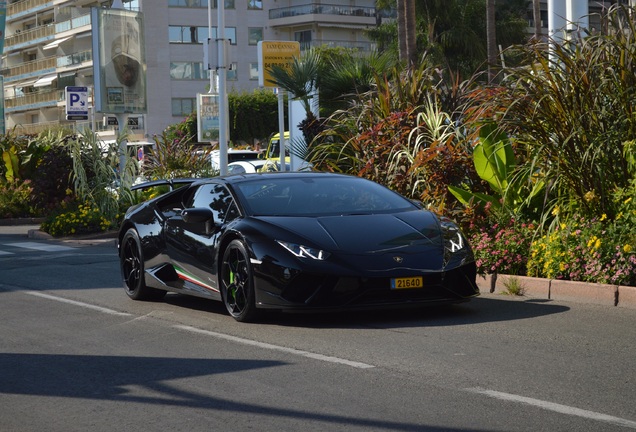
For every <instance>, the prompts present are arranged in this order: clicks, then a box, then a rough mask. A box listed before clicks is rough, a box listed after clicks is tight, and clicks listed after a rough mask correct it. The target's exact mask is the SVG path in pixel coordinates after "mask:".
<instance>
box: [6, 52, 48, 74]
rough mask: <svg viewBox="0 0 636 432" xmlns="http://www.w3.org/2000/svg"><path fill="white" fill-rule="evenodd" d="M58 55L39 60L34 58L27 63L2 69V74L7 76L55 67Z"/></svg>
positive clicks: (32, 72)
mask: <svg viewBox="0 0 636 432" xmlns="http://www.w3.org/2000/svg"><path fill="white" fill-rule="evenodd" d="M56 60H57V57H47V58H43V59H39V60H33V61H30V62H27V63H22V64H20V65H18V66H15V67H10V68H6V69H4V70H3V71H2V75H3V76H4V77H5V78H8V77H13V76H18V75H27V74H34V73H36V72H39V71H41V70H44V69H54V68H55V67H56V63H57V61H56Z"/></svg>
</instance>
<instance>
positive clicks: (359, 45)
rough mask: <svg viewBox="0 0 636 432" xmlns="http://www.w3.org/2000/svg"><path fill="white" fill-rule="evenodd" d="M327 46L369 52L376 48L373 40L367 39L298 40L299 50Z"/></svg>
mask: <svg viewBox="0 0 636 432" xmlns="http://www.w3.org/2000/svg"><path fill="white" fill-rule="evenodd" d="M322 46H327V47H330V48H334V47H342V48H348V49H354V50H357V51H359V52H363V53H369V52H371V51H374V50H375V49H376V48H377V44H376V43H375V42H367V41H357V42H351V41H342V40H325V39H323V40H312V41H310V42H300V50H301V51H305V50H308V49H311V48H315V47H322Z"/></svg>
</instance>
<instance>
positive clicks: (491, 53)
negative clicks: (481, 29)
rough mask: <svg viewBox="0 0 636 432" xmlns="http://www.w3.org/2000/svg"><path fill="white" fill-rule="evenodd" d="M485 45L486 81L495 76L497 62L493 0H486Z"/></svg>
mask: <svg viewBox="0 0 636 432" xmlns="http://www.w3.org/2000/svg"><path fill="white" fill-rule="evenodd" d="M486 47H487V51H488V82H492V81H493V80H494V78H495V71H494V68H495V64H496V63H497V32H496V24H495V0H486Z"/></svg>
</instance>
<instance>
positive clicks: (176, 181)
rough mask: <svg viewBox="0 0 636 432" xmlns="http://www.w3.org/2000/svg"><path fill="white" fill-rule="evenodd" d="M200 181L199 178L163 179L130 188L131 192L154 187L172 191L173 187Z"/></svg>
mask: <svg viewBox="0 0 636 432" xmlns="http://www.w3.org/2000/svg"><path fill="white" fill-rule="evenodd" d="M199 180H202V179H200V178H178V179H163V180H152V181H149V182H145V183H139V184H137V185H134V186H132V187H131V188H130V190H131V191H134V190H141V189H148V188H151V187H155V186H170V190H174V189H175V187H178V186H182V185H189V184H192V183H194V182H196V181H199Z"/></svg>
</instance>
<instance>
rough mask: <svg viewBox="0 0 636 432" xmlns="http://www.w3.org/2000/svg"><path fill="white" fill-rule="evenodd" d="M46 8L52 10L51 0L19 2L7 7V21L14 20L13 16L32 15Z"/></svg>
mask: <svg viewBox="0 0 636 432" xmlns="http://www.w3.org/2000/svg"><path fill="white" fill-rule="evenodd" d="M46 7H50V8H53V2H52V1H51V0H21V1H17V2H15V3H11V4H8V5H7V19H12V18H14V15H19V14H24V13H32V12H36V11H38V10H40V9H44V8H46Z"/></svg>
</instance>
